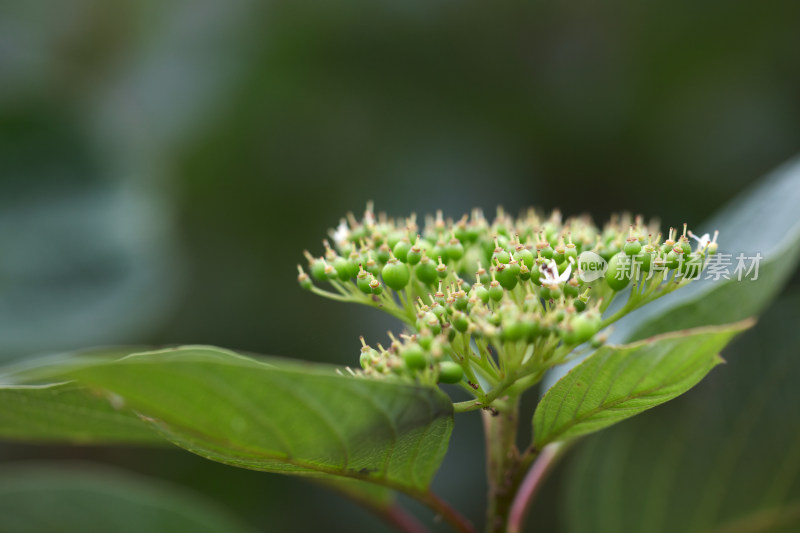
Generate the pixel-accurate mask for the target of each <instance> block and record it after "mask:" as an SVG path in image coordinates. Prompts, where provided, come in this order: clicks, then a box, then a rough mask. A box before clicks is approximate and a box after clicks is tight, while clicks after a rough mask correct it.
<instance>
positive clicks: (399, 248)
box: [392, 237, 411, 263]
mask: <svg viewBox="0 0 800 533" xmlns="http://www.w3.org/2000/svg"><path fill="white" fill-rule="evenodd" d="M409 251H411V243H410V242H408V238H406V237H403V239H402V240H400V241H398V243H397V244H395V245H394V248H392V253H393V254H394V256H395V257H396V258H397V260H398V261H400V262H401V263H405V262H406V260H407V258H408V252H409Z"/></svg>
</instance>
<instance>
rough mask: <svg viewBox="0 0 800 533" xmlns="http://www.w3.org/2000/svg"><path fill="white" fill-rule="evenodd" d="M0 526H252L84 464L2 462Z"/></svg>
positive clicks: (124, 529) (126, 529)
mask: <svg viewBox="0 0 800 533" xmlns="http://www.w3.org/2000/svg"><path fill="white" fill-rule="evenodd" d="M0 516H1V517H2V520H0V531H8V532H14V533H51V532H54V531H63V532H68V531H80V532H82V533H107V532H109V531H113V532H115V533H137V532H141V531H147V532H150V533H181V532H186V533H189V532H192V533H194V532H198V533H199V532H209V533H211V532H215V533H216V532H220V533H242V532H245V531H252V530H250V529H248V528H246V527H245V526H244V525H242V524H240V523H239V522H238V521H237V520H236V519H235V518H233V517H231V516H230V515H229V514H228V513H227V512H226V511H224V510H222V509H219V508H217V506H216V505H215V504H214V502H212V501H208V500H206V499H204V498H201V497H199V496H196V495H194V494H192V493H187V492H186V491H184V490H182V489H179V488H177V487H172V486H169V485H165V484H164V483H163V482H154V481H151V480H148V479H144V478H140V477H138V476H132V475H130V474H127V473H125V472H122V471H117V470H110V469H106V468H103V469H100V468H98V467H96V466H92V465H86V464H80V463H76V464H69V463H68V464H57V465H53V464H48V463H41V464H33V465H30V464H24V463H22V464H19V465H13V464H12V465H8V464H7V465H4V468H3V473H2V474H0Z"/></svg>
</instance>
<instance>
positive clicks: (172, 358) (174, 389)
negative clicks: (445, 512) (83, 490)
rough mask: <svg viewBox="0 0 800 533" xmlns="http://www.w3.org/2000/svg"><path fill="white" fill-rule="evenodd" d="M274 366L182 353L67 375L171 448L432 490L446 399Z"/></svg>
mask: <svg viewBox="0 0 800 533" xmlns="http://www.w3.org/2000/svg"><path fill="white" fill-rule="evenodd" d="M268 361H269V363H267V362H264V361H256V360H254V359H250V358H246V357H243V356H240V355H237V354H234V353H232V352H228V351H224V350H220V349H215V348H209V347H184V348H179V349H171V350H163V351H157V352H147V353H142V354H134V355H131V356H128V357H126V358H123V359H121V360H119V361H117V362H113V363H108V364H100V365H97V366H92V367H87V368H83V369H79V370H73V371H71V372H70V375H71V376H73V377H74V378H76V379H77V380H78V381H79V382H81V383H83V384H84V385H87V386H91V387H94V388H98V389H102V390H105V391H108V392H109V393H112V394H114V395H117V396H119V398H121V399H122V400H123V401H124V403H125V404H126V406H127V407H129V408H131V409H133V410H135V411H136V412H137V413H139V414H140V415H141V416H142V417H144V418H145V419H146V420H148V421H149V422H150V423H151V424H152V425H153V426H154V427H155V428H157V429H158V430H159V431H161V432H162V434H163V435H164V436H165V437H166V438H167V439H169V440H170V441H172V442H174V443H175V444H177V445H178V446H181V447H183V448H185V449H187V450H189V451H191V452H193V453H196V454H198V455H201V456H204V457H207V458H209V459H212V460H215V461H220V462H223V463H227V464H231V465H234V466H239V467H244V468H251V469H255V470H264V471H269V472H283V473H293V474H304V475H325V474H330V475H335V476H346V477H352V478H356V479H362V480H367V481H373V482H376V483H380V484H384V485H388V486H392V487H399V488H406V489H412V490H424V489H425V488H427V486H428V485H429V483H430V481H431V479H432V478H433V475H434V473H435V472H436V470H437V469H438V467H439V464H440V463H441V460H442V458H443V456H444V453H445V451H446V449H447V444H448V439H449V437H450V432H451V430H452V424H453V421H452V406H451V403H450V401H449V399H448V398H447V396H446V395H444V394H443V393H442V392H441V391H439V390H438V389H437V388H435V387H421V386H415V385H411V384H405V383H399V382H392V381H388V380H387V381H377V380H367V379H358V378H353V377H345V376H340V375H337V374H336V373H334V369H333V368H332V367H324V366H322V367H320V366H311V365H300V364H296V363H288V362H284V361H277V360H272V359H270V360H268Z"/></svg>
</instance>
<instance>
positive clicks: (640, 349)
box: [533, 321, 752, 449]
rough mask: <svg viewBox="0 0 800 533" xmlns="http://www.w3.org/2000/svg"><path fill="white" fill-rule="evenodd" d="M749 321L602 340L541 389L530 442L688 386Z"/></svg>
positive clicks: (573, 432) (561, 435)
mask: <svg viewBox="0 0 800 533" xmlns="http://www.w3.org/2000/svg"><path fill="white" fill-rule="evenodd" d="M751 325H752V322H751V321H745V322H740V323H737V324H730V325H726V326H716V327H707V328H698V329H694V330H687V331H679V332H675V333H670V334H667V335H662V336H659V337H654V338H652V339H647V340H644V341H641V342H637V343H633V344H628V345H623V346H604V347H602V348H600V349H599V350H597V351H596V352H595V353H594V354H592V355H591V356H590V357H589V358H588V359H586V360H585V361H583V362H582V363H581V364H580V365H578V366H577V367H575V368H573V369H572V370H571V371H570V372H569V373H568V374H567V375H566V376H564V377H563V378H561V380H559V381H558V382H557V383H556V384H555V385H553V387H551V388H550V390H549V391H547V394H545V396H544V398H542V401H541V402H540V403H539V405H538V406H537V408H536V412H535V413H534V416H533V431H534V446H536V448H538V449H541V448H542V447H544V446H545V445H547V444H549V443H551V442H555V441H563V440H567V439H570V438H573V437H577V436H579V435H585V434H587V433H592V432H594V431H597V430H599V429H602V428H604V427H607V426H610V425H611V424H614V423H616V422H619V421H620V420H624V419H626V418H629V417H631V416H634V415H636V414H638V413H641V412H642V411H644V410H646V409H650V408H651V407H655V406H656V405H659V404H662V403H664V402H666V401H668V400H671V399H672V398H675V397H676V396H678V395H680V394H683V393H684V392H686V391H687V390H689V389H690V388H692V387H693V386H694V385H695V384H697V382H699V381H700V380H701V379H703V377H704V376H705V375H706V374H707V373H708V372H709V371H710V370H711V369H712V368H713V367H714V366H716V365H717V364H719V363H720V362H722V359H721V358H720V357H719V355H718V354H719V352H720V350H722V348H723V347H724V346H725V345H726V344H727V343H728V342H729V341H730V340H731V339H732V338H733V337H734V336H735V335H736V334H737V333H739V332H741V331H743V330H744V329H746V328H748V327H750V326H751Z"/></svg>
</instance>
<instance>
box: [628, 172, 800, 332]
mask: <svg viewBox="0 0 800 533" xmlns="http://www.w3.org/2000/svg"><path fill="white" fill-rule="evenodd" d="M798 205H800V158H795V159H793V160H792V161H789V162H788V163H786V164H785V165H783V166H781V167H780V168H778V169H777V170H775V171H774V172H773V173H771V174H770V175H769V176H767V177H766V178H764V179H763V180H762V181H761V182H760V183H758V184H756V185H755V186H754V187H752V188H750V189H748V190H747V191H744V192H743V193H742V194H741V195H739V196H738V197H737V198H736V200H734V201H733V202H731V203H730V204H729V205H728V206H726V207H725V208H724V209H723V210H722V211H721V212H719V213H717V214H716V215H715V216H714V217H712V219H711V220H709V221H708V222H706V223H705V224H704V225H703V228H704V231H707V232H710V233H711V232H713V231H714V230H715V229H718V230H719V231H720V242H721V246H720V251H721V253H729V254H731V255H732V256H733V257H732V266H731V271H732V270H733V268H735V266H736V264H737V260H736V256H737V254H739V253H744V254H745V255H746V256H754V255H755V254H756V253H760V254H761V256H762V257H763V260H762V261H761V262H760V266H759V273H758V279H757V280H756V281H752V280H747V279H745V280H743V281H738V279H737V276H733V275H732V276H731V279H730V280H729V281H725V280H720V281H710V280H700V281H698V282H694V283H692V285H690V286H689V287H686V288H685V289H681V290H680V291H676V292H674V293H672V294H670V295H668V296H665V297H664V298H661V299H659V300H657V301H656V302H653V303H652V304H650V305H648V306H646V307H644V308H642V309H640V310H638V311H637V312H636V313H633V314H631V315H630V316H628V317H627V318H626V319H625V320H623V321H622V322H620V323H619V325H618V326H617V331H616V336H615V338H618V339H620V340H635V339H642V338H645V337H649V336H652V335H656V334H659V333H664V332H666V331H673V330H675V329H686V328H692V327H697V326H701V325H710V324H726V323H729V322H734V321H737V320H742V319H744V318H746V317H750V316H754V315H757V314H758V313H760V312H762V311H763V310H764V309H765V308H766V306H767V305H769V303H770V302H771V301H772V300H773V299H774V298H775V297H776V295H777V294H778V292H779V291H780V289H781V287H783V285H784V283H785V282H786V280H787V279H788V277H789V276H791V274H792V272H794V270H795V268H796V266H797V263H798V261H799V260H800V216H798V214H797V206H798ZM747 266H749V261H748V262H747Z"/></svg>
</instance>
